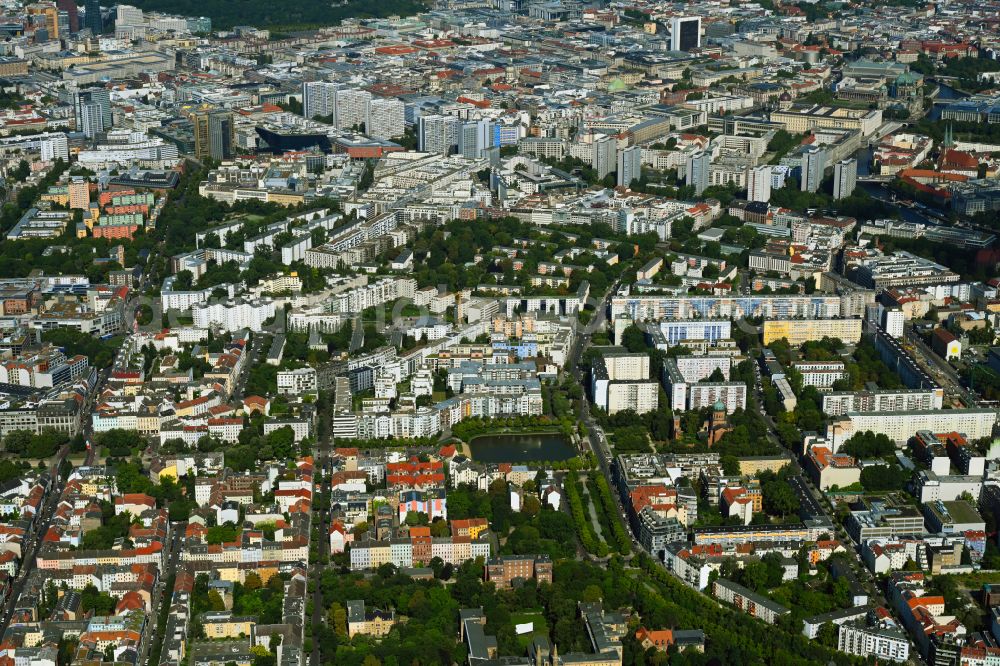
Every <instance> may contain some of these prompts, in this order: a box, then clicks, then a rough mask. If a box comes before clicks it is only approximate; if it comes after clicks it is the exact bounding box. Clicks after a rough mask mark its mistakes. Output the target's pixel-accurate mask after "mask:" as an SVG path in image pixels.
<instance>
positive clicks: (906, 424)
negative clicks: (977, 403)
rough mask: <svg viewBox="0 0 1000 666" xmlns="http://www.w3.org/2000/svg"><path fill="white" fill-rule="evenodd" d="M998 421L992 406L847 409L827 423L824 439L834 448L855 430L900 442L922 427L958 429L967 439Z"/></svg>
mask: <svg viewBox="0 0 1000 666" xmlns="http://www.w3.org/2000/svg"><path fill="white" fill-rule="evenodd" d="M996 421H997V412H996V410H992V409H941V410H929V411H907V412H893V413H886V412H848V413H847V414H845V415H844V416H842V417H840V418H838V419H837V420H835V421H833V422H832V423H830V425H828V426H827V430H826V438H827V441H828V442H831V443H832V446H833V449H834V451H836V450H837V449H838V448H840V446H841V445H842V444H843V443H844V442H846V441H847V440H848V439H850V438H851V437H852V436H853V435H854V434H855V433H859V432H866V431H868V430H871V431H872V432H873V433H875V434H876V435H885V436H887V437H888V438H889V439H891V440H892V441H894V442H896V443H897V444H899V445H902V444H905V443H906V442H907V441H908V440H909V439H910V438H911V437H913V436H914V435H916V434H917V433H918V432H919V431H921V430H929V431H931V432H958V433H962V434H963V435H965V438H966V439H967V440H969V441H974V440H977V439H982V438H983V437H989V436H990V435H992V434H993V426H994V425H995V424H996Z"/></svg>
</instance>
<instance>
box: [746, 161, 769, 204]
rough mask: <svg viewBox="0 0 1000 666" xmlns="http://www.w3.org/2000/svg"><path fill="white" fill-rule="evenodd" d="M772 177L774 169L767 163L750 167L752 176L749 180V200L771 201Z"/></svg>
mask: <svg viewBox="0 0 1000 666" xmlns="http://www.w3.org/2000/svg"><path fill="white" fill-rule="evenodd" d="M771 178H772V169H771V167H770V166H769V165H767V164H762V165H760V166H756V167H754V168H752V169H750V177H749V180H748V181H747V200H748V201H770V200H771Z"/></svg>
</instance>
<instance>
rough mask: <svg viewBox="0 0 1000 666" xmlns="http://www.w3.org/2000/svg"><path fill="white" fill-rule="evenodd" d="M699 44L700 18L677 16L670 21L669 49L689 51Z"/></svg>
mask: <svg viewBox="0 0 1000 666" xmlns="http://www.w3.org/2000/svg"><path fill="white" fill-rule="evenodd" d="M699 46H701V18H700V17H698V16H677V17H675V18H673V19H672V20H671V21H670V50H671V51H690V50H691V49H696V48H698V47H699Z"/></svg>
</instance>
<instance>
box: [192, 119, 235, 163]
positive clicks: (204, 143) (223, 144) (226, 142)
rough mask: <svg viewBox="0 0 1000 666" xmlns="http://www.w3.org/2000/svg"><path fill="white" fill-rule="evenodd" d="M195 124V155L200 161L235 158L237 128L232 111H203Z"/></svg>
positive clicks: (193, 120) (194, 120)
mask: <svg viewBox="0 0 1000 666" xmlns="http://www.w3.org/2000/svg"><path fill="white" fill-rule="evenodd" d="M191 120H192V122H193V123H194V153H195V156H196V157H197V158H198V159H204V158H206V157H210V158H212V159H213V160H224V159H228V158H230V157H232V156H233V145H234V143H235V134H236V128H235V126H234V125H233V113H232V111H202V112H199V113H196V114H194V116H192V118H191Z"/></svg>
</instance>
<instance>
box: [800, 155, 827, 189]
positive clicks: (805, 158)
mask: <svg viewBox="0 0 1000 666" xmlns="http://www.w3.org/2000/svg"><path fill="white" fill-rule="evenodd" d="M825 170H826V151H825V150H823V149H822V148H817V147H816V146H809V147H808V148H806V149H805V151H803V153H802V183H801V185H800V189H801V190H802V191H803V192H816V191H818V190H819V186H820V183H822V182H823V172H824V171H825Z"/></svg>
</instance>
